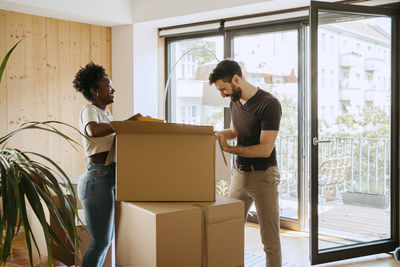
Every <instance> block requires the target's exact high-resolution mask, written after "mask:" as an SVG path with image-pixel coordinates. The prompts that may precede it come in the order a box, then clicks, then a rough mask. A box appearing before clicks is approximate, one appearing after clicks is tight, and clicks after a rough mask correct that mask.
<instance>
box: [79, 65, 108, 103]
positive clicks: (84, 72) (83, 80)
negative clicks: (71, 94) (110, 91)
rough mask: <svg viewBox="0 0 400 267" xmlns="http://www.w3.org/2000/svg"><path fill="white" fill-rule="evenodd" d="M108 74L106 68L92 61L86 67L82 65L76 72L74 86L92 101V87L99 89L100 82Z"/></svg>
mask: <svg viewBox="0 0 400 267" xmlns="http://www.w3.org/2000/svg"><path fill="white" fill-rule="evenodd" d="M106 76H107V74H106V71H105V69H104V68H103V67H102V66H100V65H97V64H95V63H93V62H92V61H91V62H89V63H88V64H87V65H86V66H85V67H84V68H82V67H81V68H80V70H79V71H78V72H77V73H76V74H75V79H74V81H73V84H74V88H75V89H76V91H78V92H81V93H82V94H83V96H84V97H85V98H86V99H87V100H89V101H90V100H92V93H91V92H90V89H95V90H97V89H98V88H99V85H98V82H100V81H101V79H102V78H103V77H106Z"/></svg>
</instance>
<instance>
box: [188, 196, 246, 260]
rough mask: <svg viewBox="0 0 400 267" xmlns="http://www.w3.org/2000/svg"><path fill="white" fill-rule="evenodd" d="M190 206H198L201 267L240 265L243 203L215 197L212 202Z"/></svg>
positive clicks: (242, 240)
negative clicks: (200, 232) (200, 221)
mask: <svg viewBox="0 0 400 267" xmlns="http://www.w3.org/2000/svg"><path fill="white" fill-rule="evenodd" d="M192 205H194V206H196V207H200V208H201V209H202V216H203V220H202V221H203V224H202V250H203V253H202V255H203V258H202V260H203V264H202V266H204V267H236V266H243V265H244V202H243V201H240V200H236V199H232V198H226V197H221V196H217V198H216V201H215V202H211V203H193V204H192Z"/></svg>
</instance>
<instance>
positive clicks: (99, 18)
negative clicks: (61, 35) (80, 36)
mask: <svg viewBox="0 0 400 267" xmlns="http://www.w3.org/2000/svg"><path fill="white" fill-rule="evenodd" d="M132 6H133V1H132V0H0V9H5V10H10V11H15V12H21V13H27V14H31V15H37V16H44V17H50V18H56V19H63V20H70V21H76V22H82V23H89V24H96V25H102V26H114V25H123V24H132V22H133V19H132V15H133V14H132V10H133V7H132Z"/></svg>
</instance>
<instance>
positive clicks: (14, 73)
mask: <svg viewBox="0 0 400 267" xmlns="http://www.w3.org/2000/svg"><path fill="white" fill-rule="evenodd" d="M31 27H32V17H31V16H28V15H24V14H19V13H11V12H10V13H6V47H9V48H11V47H12V46H14V45H15V43H17V41H19V40H20V39H21V38H24V40H23V41H22V42H21V43H20V45H18V47H17V48H16V49H15V50H14V53H13V55H12V56H11V57H10V59H9V61H8V64H7V108H8V114H7V118H8V131H11V130H15V129H16V128H18V127H20V126H21V124H23V123H24V122H26V121H28V120H29V118H30V116H31V114H32V106H31V103H30V101H31V100H32V98H33V91H32V90H31V85H32V84H31V80H32V72H31V65H30V64H32V60H31V56H32V55H31V54H30V53H32V51H33V50H32V36H31V32H32V30H31ZM29 54H30V55H29ZM28 55H29V56H28ZM28 57H30V58H28ZM32 141H33V140H32V134H29V133H28V132H23V133H21V134H18V139H17V138H12V139H11V140H10V142H9V145H10V146H15V147H18V148H24V149H28V148H32Z"/></svg>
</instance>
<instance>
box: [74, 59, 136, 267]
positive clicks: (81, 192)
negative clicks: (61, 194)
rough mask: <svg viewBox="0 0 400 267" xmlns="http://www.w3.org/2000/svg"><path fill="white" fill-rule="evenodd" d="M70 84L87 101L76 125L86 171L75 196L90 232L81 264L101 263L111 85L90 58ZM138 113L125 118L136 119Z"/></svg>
mask: <svg viewBox="0 0 400 267" xmlns="http://www.w3.org/2000/svg"><path fill="white" fill-rule="evenodd" d="M73 84H74V88H75V89H76V90H77V91H79V92H81V93H82V94H83V96H84V97H85V98H86V99H87V100H88V101H89V102H90V103H89V104H87V105H85V106H84V107H83V108H82V110H81V114H80V118H79V126H80V130H81V132H82V133H83V134H85V135H87V136H88V137H92V140H88V139H86V138H83V145H84V148H85V153H86V156H87V157H88V161H89V164H88V167H87V171H86V172H85V173H84V174H83V175H82V177H81V178H80V180H79V184H78V197H79V199H80V201H81V203H82V206H83V209H84V212H85V219H86V223H87V226H88V229H89V233H90V236H91V239H90V245H89V248H88V250H87V251H86V253H85V255H84V257H83V262H82V266H83V267H97V266H99V267H100V266H102V265H103V262H104V259H105V257H106V254H107V251H108V248H109V246H110V244H111V241H112V239H113V235H114V196H115V162H113V163H111V164H109V165H105V162H106V159H107V156H108V154H109V152H110V150H111V146H112V143H113V140H114V135H115V133H114V130H113V129H112V128H111V126H110V122H111V121H113V117H112V115H111V113H110V111H109V110H108V108H107V105H109V104H111V103H113V102H114V93H115V89H114V88H113V87H112V84H111V80H110V79H109V77H108V75H107V74H106V73H105V70H104V68H103V67H102V66H99V65H96V64H94V63H93V62H90V63H89V64H87V65H86V66H85V67H84V68H81V69H80V70H79V71H78V73H77V74H76V75H75V80H74V81H73ZM139 115H140V114H137V115H135V116H132V117H131V118H129V119H128V120H136V117H138V116H139Z"/></svg>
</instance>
